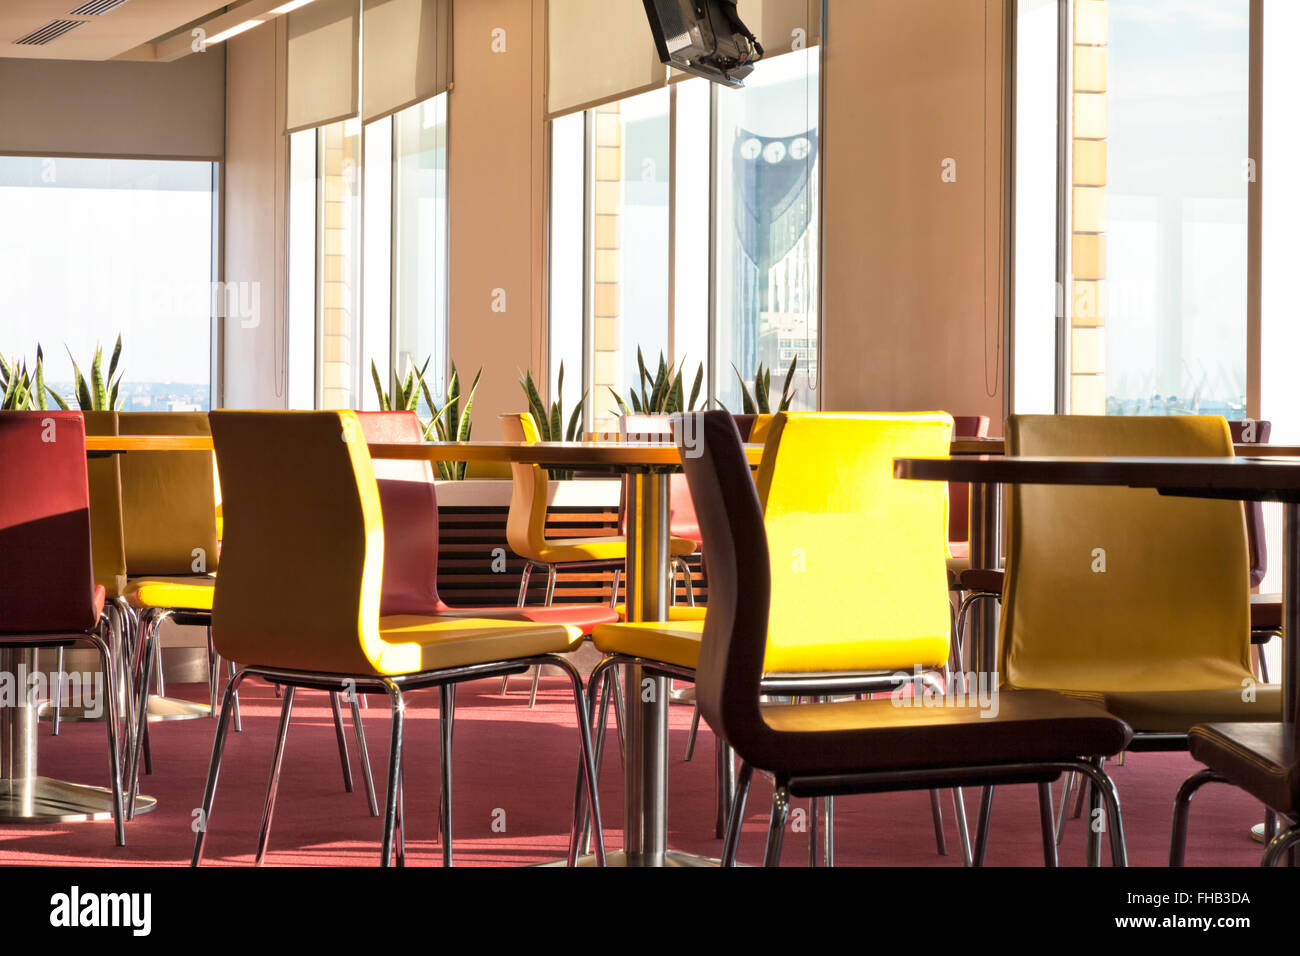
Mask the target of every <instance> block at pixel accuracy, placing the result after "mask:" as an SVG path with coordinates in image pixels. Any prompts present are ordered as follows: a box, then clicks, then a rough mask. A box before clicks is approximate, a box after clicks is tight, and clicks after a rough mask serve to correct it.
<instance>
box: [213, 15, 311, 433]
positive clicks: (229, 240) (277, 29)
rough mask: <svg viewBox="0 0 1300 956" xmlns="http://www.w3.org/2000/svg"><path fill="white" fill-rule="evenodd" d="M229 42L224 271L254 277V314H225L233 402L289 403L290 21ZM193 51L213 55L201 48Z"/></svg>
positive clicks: (228, 391)
mask: <svg viewBox="0 0 1300 956" xmlns="http://www.w3.org/2000/svg"><path fill="white" fill-rule="evenodd" d="M223 46H225V48H226V164H225V183H224V196H223V199H224V203H223V216H222V221H223V233H222V234H223V240H224V250H225V268H224V271H223V275H222V279H223V281H225V282H226V283H227V284H230V283H245V282H247V283H251V284H252V285H253V288H254V289H255V290H256V294H257V302H258V304H259V311H258V315H257V316H256V317H255V318H254V319H240V318H234V317H231V318H225V319H221V320H220V321H221V326H220V328H221V336H220V339H221V342H222V346H223V351H224V355H225V359H224V362H223V363H222V370H223V377H224V389H223V392H222V402H223V404H225V405H226V406H228V407H231V408H286V407H288V392H287V390H286V388H285V342H286V337H285V304H286V303H285V279H286V276H287V273H288V269H287V266H286V257H287V249H286V241H287V237H286V232H285V221H286V219H285V217H286V212H287V209H288V196H289V193H288V182H287V180H288V163H289V141H288V137H286V136H285V135H284V89H285V82H284V68H285V25H284V18H283V17H280V18H277V20H276V22H275V24H274V25H268V26H265V27H261V28H259V29H257V30H250V31H249V32H247V33H244V34H241V35H240V36H237V37H234V38H233V39H231V40H230V41H229V42H228V43H225V44H223ZM193 55H194V56H200V57H202V56H208V55H210V54H208V53H206V52H205V53H196V54H193Z"/></svg>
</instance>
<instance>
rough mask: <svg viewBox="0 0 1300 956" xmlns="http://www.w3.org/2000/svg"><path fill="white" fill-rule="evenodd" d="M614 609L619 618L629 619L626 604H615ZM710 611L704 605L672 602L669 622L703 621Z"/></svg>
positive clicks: (669, 607)
mask: <svg viewBox="0 0 1300 956" xmlns="http://www.w3.org/2000/svg"><path fill="white" fill-rule="evenodd" d="M614 610H615V611H616V612H617V613H618V619H619V620H620V621H626V620H627V605H626V604H618V605H615V606H614ZM708 611H709V609H708V608H707V607H704V606H702V605H701V606H699V607H690V606H689V605H686V604H670V605H668V622H669V623H670V624H672V623H676V622H678V621H702V620H704V615H705V614H707V613H708Z"/></svg>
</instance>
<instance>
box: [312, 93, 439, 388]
mask: <svg viewBox="0 0 1300 956" xmlns="http://www.w3.org/2000/svg"><path fill="white" fill-rule="evenodd" d="M289 151H290V156H289V167H290V199H289V368H290V372H289V393H290V404H291V405H292V406H293V407H295V408H311V407H317V408H369V409H373V408H377V407H378V399H377V397H376V395H375V392H374V387H373V384H372V375H371V364H372V363H373V365H374V368H375V370H376V371H377V372H378V374H379V378H380V381H381V383H382V384H383V386H384V388H385V390H387V391H390V392H391V389H392V381H393V377H394V376H396V377H397V378H399V379H401V378H404V377H405V376H406V375H407V373H408V371H410V370H411V369H419V368H424V367H425V362H426V360H427V361H428V367H427V371H426V377H425V378H426V381H427V383H428V385H429V388H430V390H431V391H432V392H433V394H434V396H435V397H437V396H438V394H439V393H440V392H441V390H442V389H443V387H444V384H445V381H446V371H447V368H446V366H447V346H446V341H447V103H446V94H442V95H439V96H436V97H434V98H432V99H430V100H426V101H425V102H423V103H419V104H416V105H415V106H412V107H410V108H408V109H405V110H402V111H400V112H398V113H395V114H393V115H391V116H387V117H384V118H382V119H378V120H376V121H374V122H372V123H367V124H365V125H364V126H363V125H362V123H361V122H360V121H359V120H356V119H352V120H345V121H343V122H339V123H333V124H330V125H327V126H322V127H320V128H318V129H312V130H305V131H302V132H298V133H294V134H293V136H292V137H291V138H290V150H289ZM426 411H427V409H426Z"/></svg>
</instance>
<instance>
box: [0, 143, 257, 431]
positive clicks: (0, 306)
mask: <svg viewBox="0 0 1300 956" xmlns="http://www.w3.org/2000/svg"><path fill="white" fill-rule="evenodd" d="M214 171H215V164H213V163H209V162H190V161H155V160H132V159H93V158H68V157H18V156H0V222H4V223H10V224H21V228H13V229H5V230H0V315H3V316H4V324H3V327H2V328H0V354H3V355H4V356H5V357H6V359H8V360H10V361H13V360H14V359H18V360H20V361H21V360H23V359H25V360H26V361H27V363H28V366H29V368H30V367H31V365H32V364H33V363H34V361H35V359H36V346H37V344H38V343H39V344H40V345H41V346H42V352H43V354H44V360H45V379H46V382H47V384H48V385H50V386H51V387H53V388H54V389H55V390H56V391H57V392H58V393H59V394H60V395H61V396H62V397H63V399H64V400H65V401H66V402H67V403H68V404H69V406H70V407H72V408H76V407H77V402H76V398H75V394H74V388H73V378H74V377H73V367H72V363H73V360H74V359H75V361H76V364H77V366H78V367H79V368H80V369H81V372H82V374H83V375H85V376H87V378H89V376H90V371H91V369H90V366H91V361H92V358H93V355H94V352H95V349H96V347H97V346H98V347H101V348H102V349H103V353H104V360H103V361H104V371H105V373H107V368H108V362H109V357H110V355H111V354H112V351H113V348H114V344H115V341H116V337H117V334H118V333H119V332H120V333H121V336H122V355H121V360H120V363H119V369H120V370H121V372H122V379H121V387H120V391H119V397H120V399H121V403H122V406H121V407H122V410H123V411H191V410H195V411H207V410H208V409H209V408H210V407H211V397H212V396H211V393H212V387H211V385H212V383H211V374H212V373H211V368H212V319H213V316H214V315H219V314H220V315H225V316H226V318H227V321H247V322H253V321H257V320H258V319H259V318H260V313H261V310H262V309H263V308H270V303H265V302H263V301H262V291H263V290H261V289H260V288H257V287H256V286H255V284H251V283H243V284H240V283H234V282H232V283H230V284H229V287H224V286H218V285H217V284H216V283H215V282H214V281H213V232H214V228H213V227H214V223H213V179H214ZM108 330H111V331H108ZM69 352H71V355H69ZM50 404H51V407H53V406H54V403H53V401H51V402H50Z"/></svg>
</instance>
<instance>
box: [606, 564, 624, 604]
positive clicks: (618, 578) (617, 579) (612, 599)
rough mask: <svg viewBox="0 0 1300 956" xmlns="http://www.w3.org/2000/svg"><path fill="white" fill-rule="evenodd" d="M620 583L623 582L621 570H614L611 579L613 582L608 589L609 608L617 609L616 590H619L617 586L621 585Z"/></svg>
mask: <svg viewBox="0 0 1300 956" xmlns="http://www.w3.org/2000/svg"><path fill="white" fill-rule="evenodd" d="M622 581H623V569H622V568H615V569H614V579H613V581H612V582H611V583H610V588H609V606H610V607H618V588H619V585H620V584H621V583H622Z"/></svg>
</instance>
